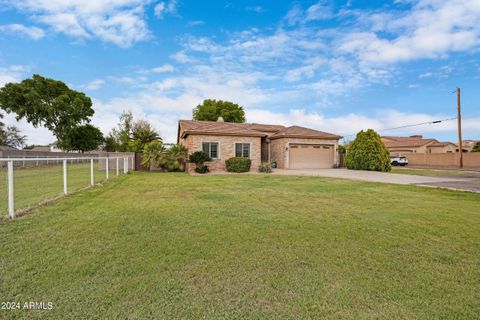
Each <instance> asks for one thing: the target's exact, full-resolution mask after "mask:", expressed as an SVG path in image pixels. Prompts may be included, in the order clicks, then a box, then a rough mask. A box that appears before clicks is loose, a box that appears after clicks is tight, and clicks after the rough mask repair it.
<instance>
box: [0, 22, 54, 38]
mask: <svg viewBox="0 0 480 320" xmlns="http://www.w3.org/2000/svg"><path fill="white" fill-rule="evenodd" d="M0 32H8V33H13V34H20V35H23V36H26V37H28V38H30V39H33V40H38V39H41V38H43V37H44V36H45V32H44V31H43V30H42V29H40V28H38V27H33V26H32V27H27V26H24V25H23V24H18V23H12V24H6V25H0Z"/></svg>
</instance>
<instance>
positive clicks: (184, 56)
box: [170, 51, 193, 63]
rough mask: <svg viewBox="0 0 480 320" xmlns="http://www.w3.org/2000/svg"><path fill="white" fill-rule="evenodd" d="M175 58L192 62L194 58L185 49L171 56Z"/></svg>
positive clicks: (181, 61)
mask: <svg viewBox="0 0 480 320" xmlns="http://www.w3.org/2000/svg"><path fill="white" fill-rule="evenodd" d="M170 57H171V58H172V59H173V60H175V61H177V62H180V63H187V62H192V61H193V60H192V59H191V58H190V57H189V56H188V55H187V54H186V53H185V52H183V51H179V52H177V53H175V54H173V55H171V56H170Z"/></svg>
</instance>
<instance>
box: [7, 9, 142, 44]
mask: <svg viewBox="0 0 480 320" xmlns="http://www.w3.org/2000/svg"><path fill="white" fill-rule="evenodd" d="M5 3H6V5H8V6H10V7H14V8H16V9H18V10H19V11H21V12H24V13H27V14H29V15H30V16H31V19H32V20H34V21H37V22H40V23H43V24H46V25H48V26H50V27H51V28H52V30H53V31H54V32H57V33H63V34H66V35H68V36H71V37H73V38H75V39H79V40H83V39H93V38H98V39H100V40H102V41H105V42H110V43H113V44H115V45H118V46H120V47H129V46H131V45H132V44H133V43H135V42H137V41H142V40H145V39H147V38H148V37H149V36H150V33H149V31H148V28H147V25H146V22H145V17H144V7H145V6H146V5H148V4H149V3H150V0H96V1H83V0H25V1H14V0H6V2H5Z"/></svg>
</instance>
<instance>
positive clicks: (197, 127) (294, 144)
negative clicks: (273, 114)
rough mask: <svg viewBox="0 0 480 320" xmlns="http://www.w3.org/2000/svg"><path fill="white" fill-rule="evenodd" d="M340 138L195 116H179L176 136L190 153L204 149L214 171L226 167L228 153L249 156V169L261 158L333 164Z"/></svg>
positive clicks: (293, 165) (299, 165) (298, 165)
mask: <svg viewBox="0 0 480 320" xmlns="http://www.w3.org/2000/svg"><path fill="white" fill-rule="evenodd" d="M340 138H341V136H338V135H335V134H331V133H327V132H322V131H317V130H313V129H308V128H304V127H299V126H291V127H285V126H281V125H268V124H256V123H232V122H223V121H217V122H215V121H194V120H180V121H179V122H178V137H177V139H178V143H180V144H182V145H184V146H185V147H187V148H188V152H189V153H193V152H195V151H199V150H203V151H205V152H207V153H208V154H209V155H210V157H211V158H212V161H211V162H209V163H207V165H208V166H209V168H210V170H214V171H215V170H216V171H224V170H226V168H225V160H227V159H229V158H231V157H247V158H250V159H251V160H252V166H251V171H256V170H257V168H258V166H259V165H260V163H261V162H269V163H273V162H275V163H276V164H277V167H278V168H285V169H307V168H308V169H314V168H332V167H333V166H334V165H335V164H337V161H338V160H337V147H338V140H339V139H340ZM193 169H194V168H193V166H190V165H189V166H188V170H189V171H191V170H193Z"/></svg>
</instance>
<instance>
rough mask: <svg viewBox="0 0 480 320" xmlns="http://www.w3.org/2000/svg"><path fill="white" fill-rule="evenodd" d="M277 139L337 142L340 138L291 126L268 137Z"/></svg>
mask: <svg viewBox="0 0 480 320" xmlns="http://www.w3.org/2000/svg"><path fill="white" fill-rule="evenodd" d="M278 138H315V139H336V140H338V139H340V138H342V137H341V136H338V135H335V134H332V133H328V132H323V131H318V130H313V129H309V128H304V127H300V126H291V127H288V128H284V129H282V130H280V131H278V132H276V133H274V134H273V135H271V136H270V139H278Z"/></svg>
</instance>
